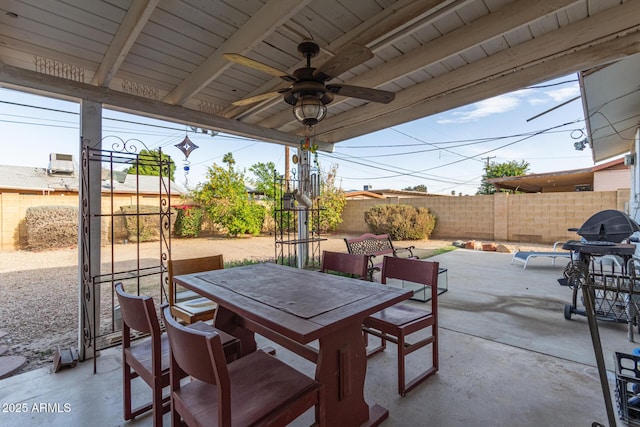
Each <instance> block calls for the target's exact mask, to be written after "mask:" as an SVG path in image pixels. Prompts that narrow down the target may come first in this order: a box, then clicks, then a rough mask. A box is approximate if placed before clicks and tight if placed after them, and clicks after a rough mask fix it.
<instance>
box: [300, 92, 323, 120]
mask: <svg viewBox="0 0 640 427" xmlns="http://www.w3.org/2000/svg"><path fill="white" fill-rule="evenodd" d="M293 115H294V116H295V118H296V120H298V121H299V122H300V123H302V124H303V125H305V126H314V125H317V124H318V123H319V122H320V121H321V120H322V119H324V118H325V116H326V115H327V107H326V106H325V105H324V104H323V103H322V101H321V100H320V99H318V97H316V96H313V95H303V96H301V97H300V99H298V102H297V103H296V105H294V106H293Z"/></svg>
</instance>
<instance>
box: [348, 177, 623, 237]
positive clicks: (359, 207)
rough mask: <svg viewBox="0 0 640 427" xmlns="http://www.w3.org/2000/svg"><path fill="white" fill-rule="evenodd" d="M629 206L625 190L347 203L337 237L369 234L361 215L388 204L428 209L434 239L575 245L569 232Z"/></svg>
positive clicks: (395, 199) (436, 197)
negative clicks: (601, 213) (596, 215)
mask: <svg viewBox="0 0 640 427" xmlns="http://www.w3.org/2000/svg"><path fill="white" fill-rule="evenodd" d="M628 201H629V189H622V190H618V191H584V192H568V193H535V194H506V193H498V194H494V195H492V196H426V197H415V198H398V197H391V198H387V199H385V200H382V199H376V200H349V201H348V202H347V205H346V207H345V209H344V211H343V213H342V219H343V222H342V224H341V225H340V227H339V228H338V232H342V233H355V234H360V233H365V232H367V231H369V230H368V228H367V224H366V223H365V222H364V212H365V211H366V210H367V209H369V208H371V207H372V206H374V205H378V204H382V203H391V204H406V205H411V206H416V207H424V208H428V209H429V211H430V212H431V213H433V214H434V215H435V216H436V226H435V229H434V230H433V233H432V235H431V238H433V239H443V240H446V239H452V240H457V239H460V240H468V239H478V240H485V241H511V242H527V243H553V242H555V241H558V240H570V239H574V240H575V239H577V238H578V236H577V235H576V234H575V233H574V232H570V231H568V230H567V229H568V228H571V227H574V228H575V227H580V226H581V225H582V224H583V223H584V222H585V221H586V220H587V219H588V218H589V217H590V216H591V215H592V214H594V213H596V212H598V211H601V210H605V209H616V210H621V211H626V206H627V204H628Z"/></svg>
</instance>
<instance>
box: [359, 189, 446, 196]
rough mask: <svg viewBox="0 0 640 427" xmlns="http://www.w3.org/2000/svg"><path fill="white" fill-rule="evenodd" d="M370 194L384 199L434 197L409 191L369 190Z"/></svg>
mask: <svg viewBox="0 0 640 427" xmlns="http://www.w3.org/2000/svg"><path fill="white" fill-rule="evenodd" d="M369 191H370V192H372V193H377V194H380V195H382V196H384V197H425V196H435V194H430V193H425V192H424V191H409V190H391V189H386V190H369Z"/></svg>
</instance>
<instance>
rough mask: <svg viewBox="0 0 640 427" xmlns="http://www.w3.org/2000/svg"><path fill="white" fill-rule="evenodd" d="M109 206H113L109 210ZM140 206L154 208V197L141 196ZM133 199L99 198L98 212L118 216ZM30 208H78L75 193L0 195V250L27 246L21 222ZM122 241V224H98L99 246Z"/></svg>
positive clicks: (107, 221)
mask: <svg viewBox="0 0 640 427" xmlns="http://www.w3.org/2000/svg"><path fill="white" fill-rule="evenodd" d="M112 203H113V206H112ZM139 203H140V204H141V205H142V204H144V205H152V206H158V204H159V201H158V196H141V197H140V201H139ZM135 204H136V196H135V195H125V194H121V195H115V196H114V197H113V199H111V198H109V197H103V198H102V212H111V209H112V208H113V210H114V212H119V210H120V207H121V206H126V205H135ZM32 206H76V207H77V206H78V193H69V194H65V195H62V194H50V195H40V194H20V193H0V250H15V249H18V248H21V247H24V245H26V243H27V228H26V224H25V221H24V217H25V214H26V212H27V209H28V208H30V207H32ZM112 229H113V238H114V240H115V241H119V240H122V239H124V238H125V237H126V236H127V233H126V229H125V227H124V221H123V219H122V218H121V217H115V218H114V223H113V226H112V224H111V220H110V219H109V218H108V217H105V218H103V220H102V244H107V243H109V242H110V241H111V236H112V233H111V231H112Z"/></svg>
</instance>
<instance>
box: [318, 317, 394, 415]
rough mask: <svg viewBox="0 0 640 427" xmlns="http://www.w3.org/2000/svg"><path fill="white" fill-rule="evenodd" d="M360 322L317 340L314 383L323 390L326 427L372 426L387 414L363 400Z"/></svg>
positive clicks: (363, 353) (364, 366) (364, 357)
mask: <svg viewBox="0 0 640 427" xmlns="http://www.w3.org/2000/svg"><path fill="white" fill-rule="evenodd" d="M361 328H362V325H361V322H360V321H358V322H354V323H353V324H351V325H347V326H346V327H344V328H342V329H339V330H337V331H335V332H334V333H332V334H330V335H327V336H325V337H323V338H321V339H320V349H319V354H318V364H317V366H316V380H317V381H318V382H320V383H321V384H322V385H323V387H324V396H325V416H326V421H327V423H326V425H327V426H362V425H366V426H375V425H378V424H379V423H380V422H382V421H383V420H384V419H386V418H387V417H388V415H389V412H388V411H387V410H386V409H384V408H382V407H380V406H379V405H374V406H373V407H371V408H369V405H367V402H365V400H364V380H365V376H366V373H367V354H366V348H365V344H364V340H363V339H362V331H361Z"/></svg>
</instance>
